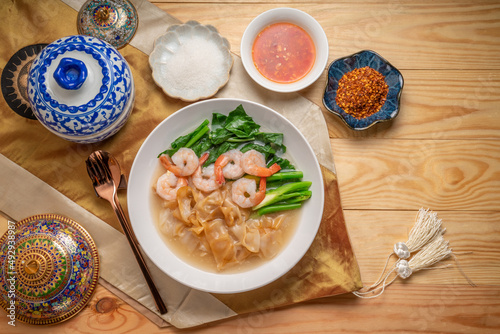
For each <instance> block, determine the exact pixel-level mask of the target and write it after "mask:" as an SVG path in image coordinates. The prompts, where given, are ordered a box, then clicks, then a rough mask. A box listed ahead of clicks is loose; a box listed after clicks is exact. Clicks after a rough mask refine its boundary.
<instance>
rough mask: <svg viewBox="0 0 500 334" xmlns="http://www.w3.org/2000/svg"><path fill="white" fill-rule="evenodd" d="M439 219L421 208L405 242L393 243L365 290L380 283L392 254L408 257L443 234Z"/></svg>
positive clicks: (434, 214) (403, 257)
mask: <svg viewBox="0 0 500 334" xmlns="http://www.w3.org/2000/svg"><path fill="white" fill-rule="evenodd" d="M441 223H442V222H441V219H438V217H437V214H436V213H434V212H432V211H431V212H429V210H428V209H427V210H424V209H423V208H421V209H420V210H419V211H418V213H417V217H416V218H415V225H414V226H413V228H412V229H411V231H410V234H409V235H408V241H406V242H397V243H396V244H395V245H394V248H393V251H392V253H391V254H389V256H388V257H387V260H386V262H385V266H384V269H383V270H382V273H381V274H380V276H379V278H378V280H377V281H376V282H375V283H373V284H372V285H371V286H369V287H368V288H366V290H370V289H373V288H375V287H377V286H378V285H380V283H382V280H383V277H384V273H385V271H386V269H387V265H388V264H389V260H390V258H391V256H392V255H394V254H395V255H396V256H397V257H398V258H399V259H403V260H405V259H408V258H410V256H411V254H412V253H414V252H416V251H418V250H420V249H421V248H422V247H423V246H425V245H426V244H427V243H428V242H429V241H431V240H432V239H434V238H435V237H437V236H438V235H443V234H444V232H445V231H446V229H442V228H441Z"/></svg>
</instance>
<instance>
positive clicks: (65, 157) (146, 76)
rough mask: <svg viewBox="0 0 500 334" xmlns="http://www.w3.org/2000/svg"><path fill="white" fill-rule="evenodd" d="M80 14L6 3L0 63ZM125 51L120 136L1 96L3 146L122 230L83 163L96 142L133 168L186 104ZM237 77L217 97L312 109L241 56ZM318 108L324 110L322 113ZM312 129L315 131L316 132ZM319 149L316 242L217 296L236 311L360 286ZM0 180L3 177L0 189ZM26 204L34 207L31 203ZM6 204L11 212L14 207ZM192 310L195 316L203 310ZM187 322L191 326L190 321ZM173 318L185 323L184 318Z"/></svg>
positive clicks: (57, 5)
mask: <svg viewBox="0 0 500 334" xmlns="http://www.w3.org/2000/svg"><path fill="white" fill-rule="evenodd" d="M158 10H159V9H158ZM76 16H77V12H76V11H75V10H74V9H72V8H70V7H69V6H67V5H66V4H64V3H62V2H60V1H59V0H47V1H28V0H25V1H15V2H14V3H11V2H2V3H1V4H0V39H1V42H2V48H1V50H0V67H1V68H2V69H3V68H4V67H5V64H6V63H7V61H8V60H9V59H10V57H11V56H12V55H13V54H14V53H15V52H16V51H17V50H19V49H21V48H22V47H25V46H27V45H30V44H39V43H51V42H53V41H55V40H56V39H58V38H61V37H64V36H68V35H75V34H77V33H78V32H77V27H76ZM141 20H142V18H140V22H143V21H144V20H143V21H141ZM145 21H146V22H147V20H145ZM153 22H154V20H153ZM148 29H152V28H151V27H148ZM119 51H120V53H121V54H122V55H123V56H124V57H125V58H126V60H127V62H128V63H129V65H130V67H131V68H132V73H133V76H134V80H135V85H136V101H135V106H134V110H133V112H132V115H131V117H130V119H129V120H128V122H127V124H126V125H125V126H124V128H123V129H121V130H120V131H119V132H118V133H117V134H116V135H115V136H113V137H112V138H110V139H108V140H106V141H104V142H102V143H97V144H89V145H82V144H75V143H71V142H68V141H65V140H63V139H60V138H58V137H57V136H55V135H53V134H52V133H50V132H49V131H47V130H46V129H45V128H44V127H43V126H42V125H41V124H39V123H38V121H36V120H29V119H25V118H22V117H20V116H18V115H17V114H15V113H14V112H13V111H11V110H10V108H9V107H8V106H7V104H6V102H5V100H4V99H3V98H2V99H0V112H1V116H2V123H1V125H0V129H1V132H0V143H1V147H0V153H1V154H3V155H4V156H5V157H7V158H8V159H10V160H12V161H13V162H14V163H16V164H17V165H19V166H21V167H23V168H25V169H26V170H28V171H29V172H30V173H32V174H34V175H35V176H36V177H38V178H39V179H41V180H43V181H44V182H46V183H47V184H49V185H50V186H52V187H54V188H55V189H57V190H58V191H59V192H60V193H62V194H64V195H65V196H67V197H68V198H69V199H70V200H72V201H74V202H76V203H77V204H78V205H80V206H81V207H83V208H85V209H86V210H88V211H89V212H91V213H93V214H94V215H96V216H97V217H99V218H101V219H102V220H103V221H104V222H106V223H108V224H109V225H111V226H113V227H114V228H115V229H117V230H118V231H121V229H120V227H119V224H118V221H117V220H116V217H115V216H114V213H113V211H112V210H111V208H110V207H109V204H108V203H107V202H105V201H103V200H100V199H97V198H96V196H95V194H94V192H93V190H92V187H91V182H90V180H89V178H88V176H87V172H86V169H85V163H84V161H85V159H86V158H87V156H88V155H89V154H90V153H91V152H92V151H94V150H96V149H102V150H106V151H109V152H111V153H112V154H113V155H114V156H116V157H117V159H118V160H119V162H120V164H121V165H122V168H123V170H124V171H125V173H127V172H128V171H130V168H131V166H132V162H133V160H134V158H135V155H136V153H137V151H138V150H139V147H140V146H141V144H142V142H143V141H144V139H145V138H146V137H147V135H148V134H149V133H150V132H151V131H152V130H153V129H154V127H156V125H157V124H159V123H160V122H161V121H162V120H163V119H165V118H166V117H167V116H168V115H170V114H172V113H174V112H175V111H177V110H179V109H180V108H182V107H184V106H186V105H187V103H186V102H182V101H180V100H176V99H171V98H169V97H167V96H166V95H165V94H164V93H163V92H162V90H161V89H160V88H158V86H157V85H156V84H155V83H154V81H153V79H152V76H151V70H150V68H149V63H148V55H147V54H145V53H143V52H142V51H139V50H138V49H137V48H135V47H133V46H130V45H129V46H126V47H124V48H122V49H120V50H119ZM231 76H232V77H231V80H230V82H229V84H228V86H227V87H225V88H224V89H223V90H222V91H221V93H220V94H218V96H221V97H235V98H236V97H239V98H245V97H246V98H248V99H254V98H259V99H260V101H257V102H261V101H265V102H266V103H264V104H266V105H268V106H269V107H271V108H275V107H276V106H275V105H276V104H280V107H281V109H282V113H283V114H284V115H285V116H286V117H287V118H289V119H291V120H292V122H294V120H295V122H298V121H300V118H301V117H304V116H303V114H306V115H307V110H303V109H300V110H293V109H294V108H295V107H300V108H302V107H303V106H306V107H307V106H308V105H310V104H311V103H310V102H309V101H307V100H305V99H304V98H301V97H300V96H298V95H293V96H287V97H286V100H288V101H285V99H283V100H281V101H280V100H276V99H275V100H273V98H272V97H269V96H271V95H269V96H267V95H265V92H262V89H261V88H260V87H256V86H255V85H254V84H253V82H251V80H250V79H249V78H248V77H247V76H246V73H244V72H243V71H242V67H241V63H240V62H239V60H238V59H235V67H234V68H233V72H232V74H231ZM233 77H234V78H233ZM293 100H296V104H293ZM290 101H292V102H290ZM267 102H269V103H267ZM275 109H276V108H275ZM278 111H279V110H278ZM314 115H316V116H314V117H318V116H317V115H318V113H315V114H314ZM319 115H320V113H319ZM319 117H322V116H319ZM322 121H323V122H324V120H322ZM312 130H313V131H311V132H316V133H317V132H318V131H314V129H312ZM301 131H304V129H301ZM305 131H307V129H305ZM306 137H308V136H306ZM308 139H309V140H310V141H311V140H312V141H323V144H324V142H325V141H326V142H328V134H327V132H326V131H325V133H320V134H317V135H316V137H314V136H311V134H310V137H308ZM313 147H324V145H323V146H321V145H317V146H316V145H313ZM316 153H317V154H320V155H321V156H323V159H320V161H322V162H323V163H325V164H326V166H327V167H328V168H326V167H323V169H322V171H323V175H324V180H325V194H326V197H325V203H326V204H325V211H324V216H323V221H322V224H321V227H320V230H319V232H318V235H317V237H316V239H315V241H314V243H313V245H312V246H311V248H310V249H309V251H308V252H307V254H306V255H305V256H304V258H303V259H302V260H301V261H300V262H299V263H298V265H297V266H296V267H294V268H293V269H292V270H291V271H290V272H289V273H287V274H286V275H285V276H284V277H283V278H281V279H279V280H277V281H275V282H273V283H271V284H269V285H268V286H265V287H262V288H260V289H257V290H255V291H252V292H248V293H241V294H233V295H215V297H216V298H218V299H219V300H220V301H222V302H223V303H225V304H226V305H227V306H228V307H229V308H230V309H231V310H233V311H234V312H235V313H238V314H241V313H245V312H252V311H257V310H263V309H270V308H276V307H279V306H283V305H288V304H293V303H296V302H301V301H304V300H309V299H313V298H318V297H325V296H331V295H335V294H341V293H346V292H351V291H353V290H357V289H359V288H360V287H361V286H362V284H361V277H360V274H359V268H358V265H357V262H356V259H355V257H354V254H353V251H352V248H351V245H350V242H349V237H348V234H347V230H346V226H345V223H344V217H343V213H342V208H341V202H340V197H339V193H338V185H337V180H336V175H335V172H334V168H333V160H332V161H330V158H329V157H330V155H331V152H326V153H328V154H325V152H316ZM1 187H2V184H0V189H1ZM120 200H121V203H122V205H123V206H124V209H125V210H126V195H125V192H121V193H120ZM25 205H26V206H29V205H30V203H25ZM0 209H2V210H4V211H6V212H7V213H8V208H0ZM40 213H43V212H40ZM117 265H119V264H117ZM205 307H207V305H205ZM190 316H191V317H194V318H195V317H196V316H197V315H196V314H191V315H190ZM192 323H197V322H196V321H194V322H192ZM184 324H188V325H186V326H189V324H190V322H189V321H187V322H184ZM197 324H199V322H198V323H197ZM174 325H176V326H179V327H183V326H182V323H181V322H179V323H174Z"/></svg>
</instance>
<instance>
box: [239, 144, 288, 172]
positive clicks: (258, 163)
mask: <svg viewBox="0 0 500 334" xmlns="http://www.w3.org/2000/svg"><path fill="white" fill-rule="evenodd" d="M242 165H243V169H244V171H245V173H247V174H250V175H254V176H260V177H269V176H271V175H273V174H274V173H276V172H278V171H279V170H280V169H281V167H280V166H279V165H278V164H276V163H275V164H273V165H272V166H271V167H269V168H267V167H266V158H265V157H264V154H262V153H260V152H258V151H256V150H250V151H247V152H245V153H244V154H243V162H242Z"/></svg>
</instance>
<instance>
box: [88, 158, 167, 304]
mask: <svg viewBox="0 0 500 334" xmlns="http://www.w3.org/2000/svg"><path fill="white" fill-rule="evenodd" d="M85 163H86V165H87V172H88V174H89V176H90V179H91V180H92V184H93V185H94V189H95V192H96V194H97V196H98V197H100V198H103V199H105V200H107V201H108V202H109V203H110V204H111V206H112V207H113V209H114V211H115V214H116V216H117V217H118V221H119V222H120V225H121V227H122V229H123V232H124V233H125V236H126V237H127V240H128V242H129V244H130V247H131V248H132V251H133V252H134V255H135V258H136V260H137V263H138V264H139V267H140V268H141V271H142V274H143V275H144V278H145V279H146V283H147V284H148V287H149V290H150V291H151V294H152V295H153V299H154V301H155V304H156V307H157V308H158V311H159V312H160V314H165V313H167V307H166V306H165V304H164V302H163V300H162V298H161V296H160V293H159V292H158V289H157V288H156V285H155V284H154V282H153V279H152V278H151V274H150V272H149V269H148V267H147V266H146V262H145V261H144V257H143V255H142V253H141V251H140V249H139V242H138V241H137V238H136V236H135V234H134V231H133V230H132V227H131V225H130V223H129V221H128V219H127V217H126V216H125V213H124V212H123V209H122V207H121V205H120V202H119V201H118V195H117V190H118V185H119V184H120V181H121V179H122V174H121V171H120V166H119V164H118V161H117V160H116V159H115V158H114V157H113V156H112V155H111V154H109V153H108V152H104V151H95V152H93V153H91V154H90V156H89V157H88V159H87V160H86V161H85Z"/></svg>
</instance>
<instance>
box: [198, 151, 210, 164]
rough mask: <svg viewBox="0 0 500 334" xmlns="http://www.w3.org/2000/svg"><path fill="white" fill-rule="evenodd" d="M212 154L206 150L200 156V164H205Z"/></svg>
mask: <svg viewBox="0 0 500 334" xmlns="http://www.w3.org/2000/svg"><path fill="white" fill-rule="evenodd" d="M209 156H210V154H209V153H208V152H205V153H203V154H202V155H201V157H200V160H199V162H200V163H199V165H200V166H203V164H204V163H205V162H206V161H207V160H208V157H209Z"/></svg>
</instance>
